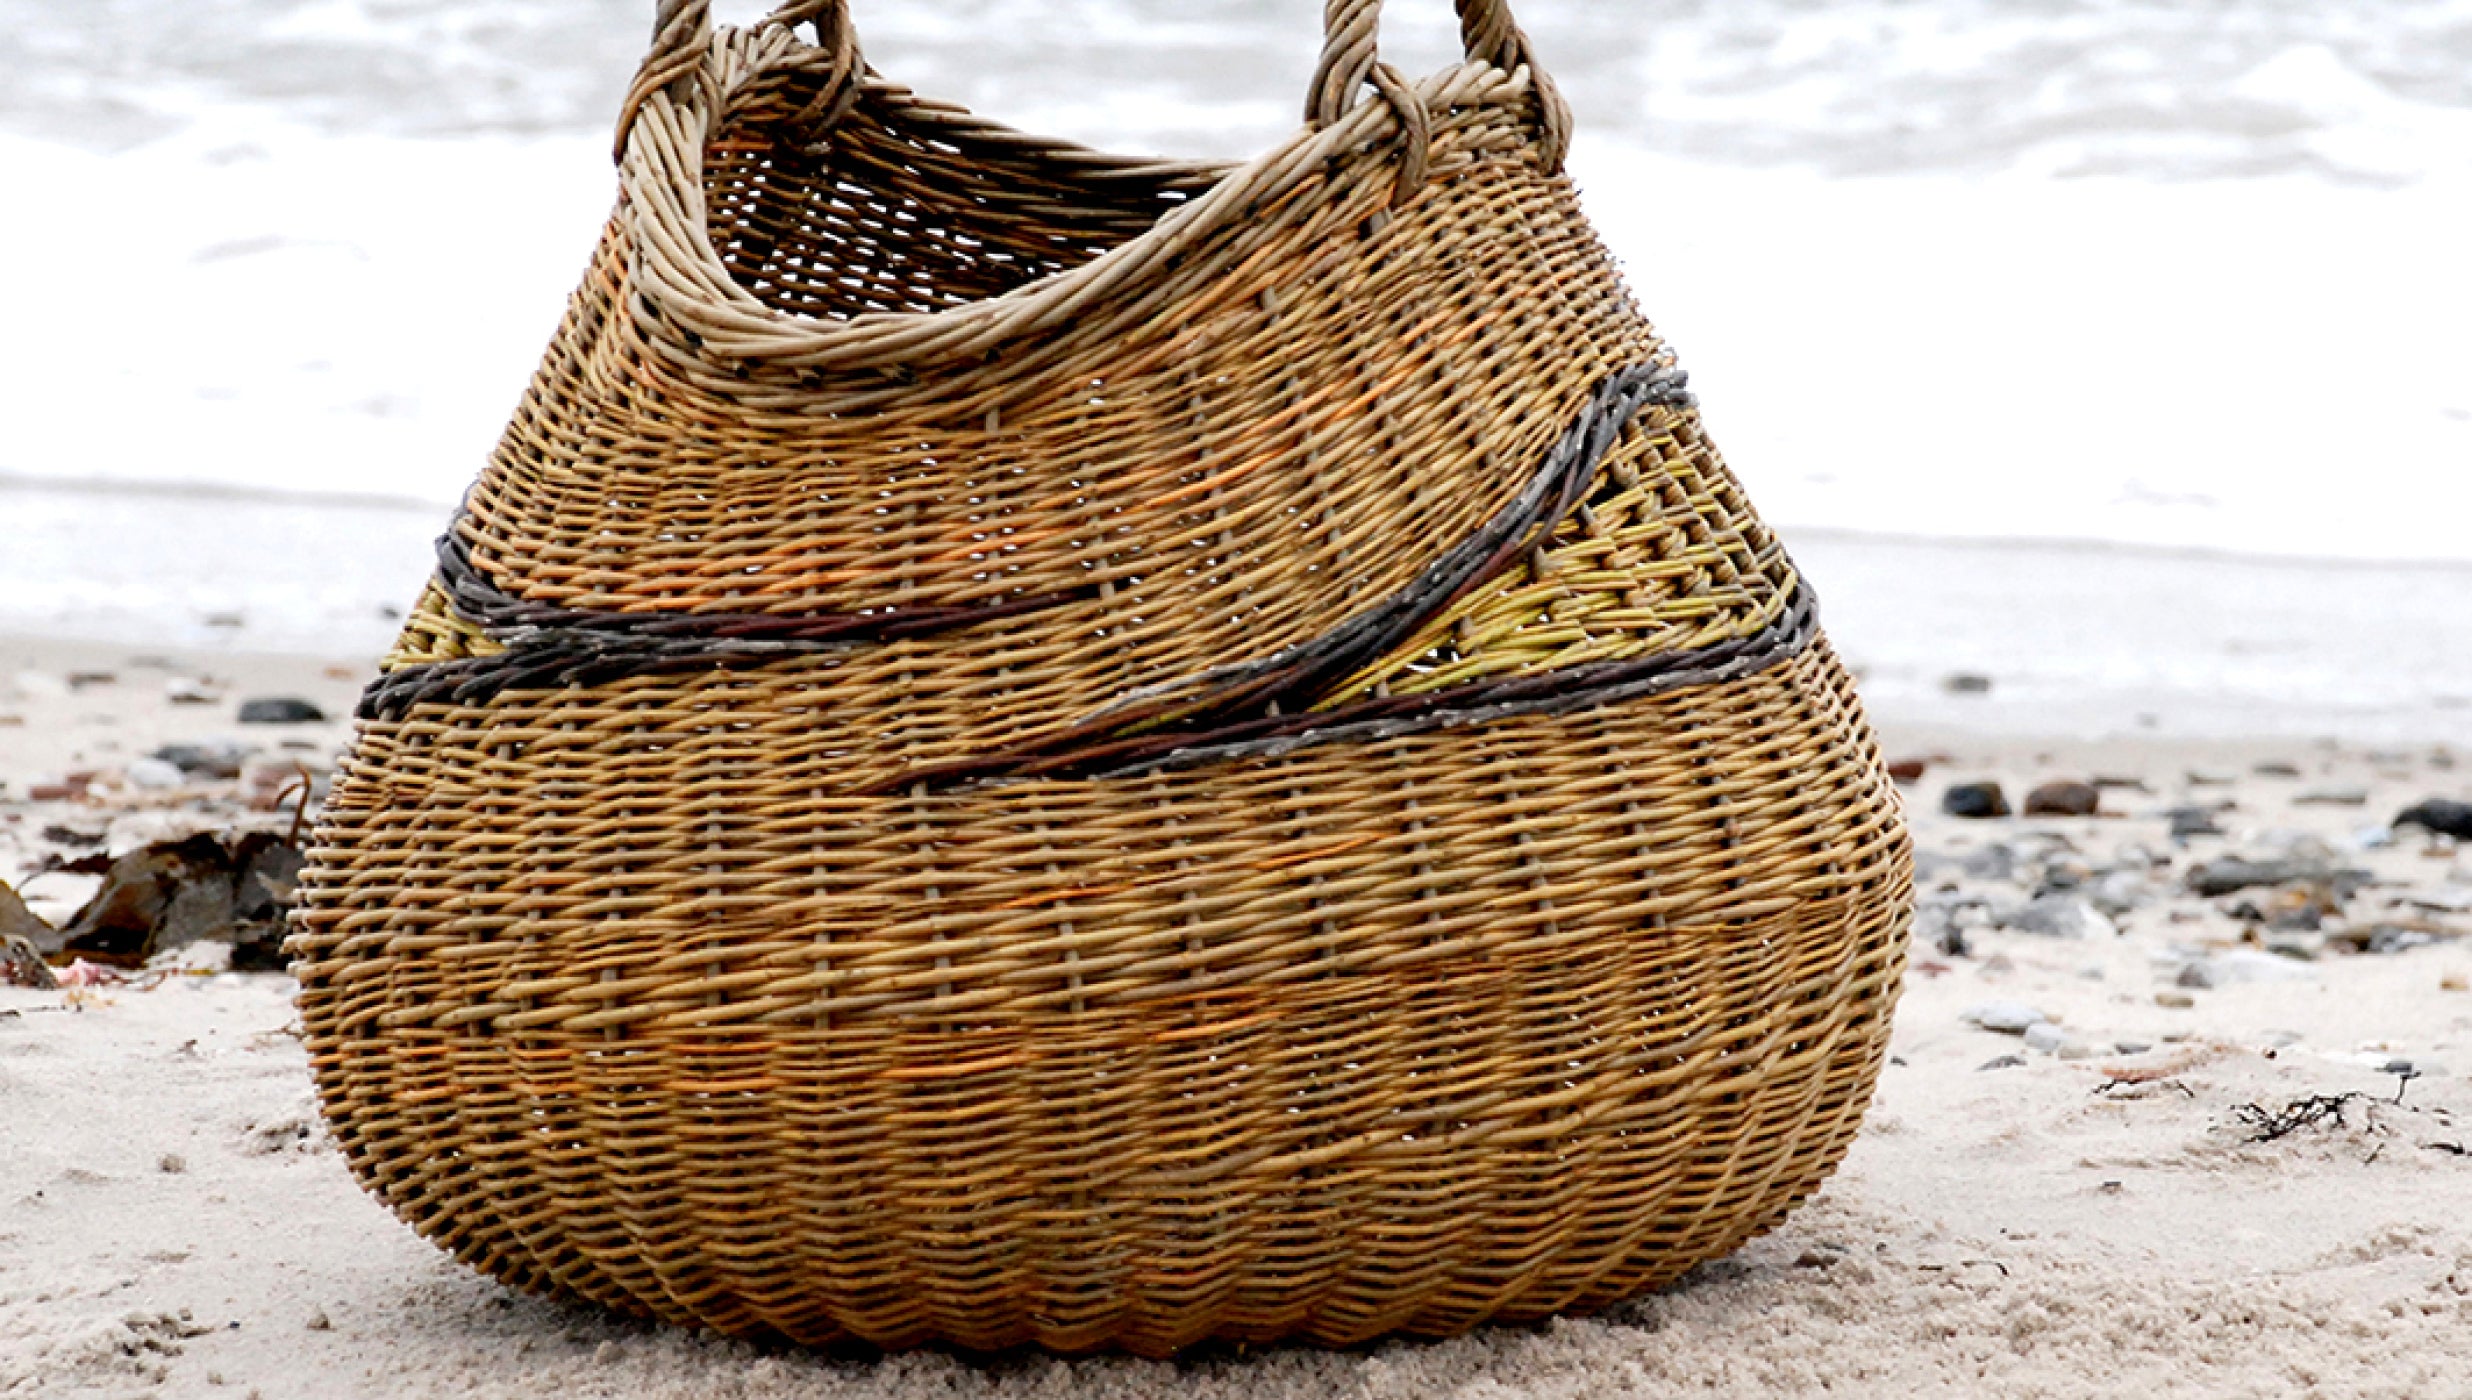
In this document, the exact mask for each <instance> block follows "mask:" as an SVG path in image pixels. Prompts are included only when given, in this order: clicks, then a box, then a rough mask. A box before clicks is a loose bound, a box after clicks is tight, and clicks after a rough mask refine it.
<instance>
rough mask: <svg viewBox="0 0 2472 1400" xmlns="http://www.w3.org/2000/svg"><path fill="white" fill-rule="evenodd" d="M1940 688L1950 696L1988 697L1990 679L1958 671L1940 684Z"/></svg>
mask: <svg viewBox="0 0 2472 1400" xmlns="http://www.w3.org/2000/svg"><path fill="white" fill-rule="evenodd" d="M1940 688H1941V689H1942V690H1945V691H1947V692H1948V693H1949V694H1951V695H1989V694H1990V693H1991V677H1989V676H1981V675H1976V674H1974V673H1973V672H1970V671H1960V672H1958V673H1957V674H1956V675H1953V676H1950V677H1948V678H1946V679H1944V680H1942V681H1941V682H1940Z"/></svg>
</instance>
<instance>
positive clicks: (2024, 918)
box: [2000, 894, 2120, 938]
mask: <svg viewBox="0 0 2472 1400" xmlns="http://www.w3.org/2000/svg"><path fill="white" fill-rule="evenodd" d="M2000 926H2001V927H2002V928H2007V929H2014V930H2015V931H2017V932H2019V933H2031V934H2037V935H2040V936H2041V937H2044V938H2116V937H2118V936H2119V934H2120V927H2119V925H2117V924H2114V923H2113V922H2112V921H2111V920H2109V919H2107V918H2105V917H2103V913H2102V911H2101V910H2099V909H2096V908H2095V907H2094V904H2093V903H2092V901H2089V900H2086V899H2083V898H2081V897H2079V896H2077V895H2073V894H2046V895H2038V896H2036V897H2035V898H2034V899H2033V900H2032V901H2030V902H2028V903H2027V904H2026V906H2025V907H2024V908H2022V909H2017V910H2014V911H2012V912H2011V913H2009V914H2008V915H2007V916H2006V917H2004V918H2003V919H2001V920H2000Z"/></svg>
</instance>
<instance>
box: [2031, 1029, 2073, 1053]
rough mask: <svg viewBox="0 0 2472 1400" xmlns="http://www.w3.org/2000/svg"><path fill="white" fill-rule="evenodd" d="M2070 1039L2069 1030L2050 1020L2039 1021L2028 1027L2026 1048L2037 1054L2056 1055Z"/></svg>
mask: <svg viewBox="0 0 2472 1400" xmlns="http://www.w3.org/2000/svg"><path fill="white" fill-rule="evenodd" d="M2069 1040H2070V1037H2069V1033H2068V1032H2067V1031H2064V1030H2062V1029H2060V1028H2059V1027H2058V1026H2055V1025H2053V1024H2052V1023H2051V1022H2049V1021H2037V1022H2035V1023H2034V1024H2033V1025H2031V1026H2028V1027H2026V1048H2027V1049H2028V1050H2032V1051H2034V1052H2036V1053H2037V1054H2042V1055H2056V1054H2058V1053H2059V1052H2060V1047H2061V1046H2063V1045H2066V1044H2068V1043H2069Z"/></svg>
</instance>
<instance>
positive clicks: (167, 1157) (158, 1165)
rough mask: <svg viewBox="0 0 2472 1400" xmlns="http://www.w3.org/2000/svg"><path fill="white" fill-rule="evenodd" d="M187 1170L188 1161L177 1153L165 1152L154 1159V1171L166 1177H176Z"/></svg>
mask: <svg viewBox="0 0 2472 1400" xmlns="http://www.w3.org/2000/svg"><path fill="white" fill-rule="evenodd" d="M188 1169H189V1159H188V1158H186V1157H183V1156H181V1155H180V1154H179V1153H177V1152H166V1153H164V1154H163V1155H162V1156H161V1157H159V1158H157V1159H155V1170H157V1171H159V1172H162V1173H163V1174H164V1175H166V1176H178V1175H180V1174H181V1173H182V1172H185V1171H187V1170H188Z"/></svg>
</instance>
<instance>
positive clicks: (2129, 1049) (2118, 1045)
mask: <svg viewBox="0 0 2472 1400" xmlns="http://www.w3.org/2000/svg"><path fill="white" fill-rule="evenodd" d="M2153 1048H2154V1042H2153V1041H2151V1040H2115V1041H2113V1042H2112V1049H2113V1050H2115V1051H2117V1052H2119V1053H2120V1054H2123V1055H2143V1054H2145V1053H2146V1052H2147V1051H2149V1050H2152V1049H2153Z"/></svg>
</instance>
